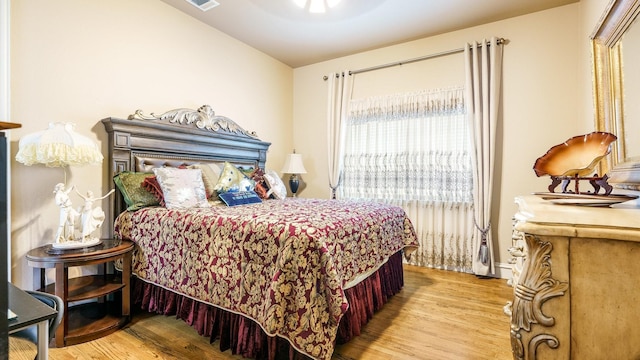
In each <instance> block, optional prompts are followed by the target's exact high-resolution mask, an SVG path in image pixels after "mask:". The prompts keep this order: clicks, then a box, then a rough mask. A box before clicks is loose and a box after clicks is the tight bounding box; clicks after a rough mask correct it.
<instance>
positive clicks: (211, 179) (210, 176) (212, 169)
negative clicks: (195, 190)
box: [187, 163, 221, 199]
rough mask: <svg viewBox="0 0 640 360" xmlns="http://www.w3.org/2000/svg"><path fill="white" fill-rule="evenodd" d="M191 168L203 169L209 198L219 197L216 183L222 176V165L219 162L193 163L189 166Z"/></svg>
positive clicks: (203, 177)
mask: <svg viewBox="0 0 640 360" xmlns="http://www.w3.org/2000/svg"><path fill="white" fill-rule="evenodd" d="M187 168H189V169H200V170H201V171H202V182H204V189H205V191H206V192H207V199H217V198H218V192H217V191H216V189H215V188H216V184H217V183H218V179H219V178H220V172H221V170H220V166H219V165H218V164H211V163H207V164H193V165H189V166H187Z"/></svg>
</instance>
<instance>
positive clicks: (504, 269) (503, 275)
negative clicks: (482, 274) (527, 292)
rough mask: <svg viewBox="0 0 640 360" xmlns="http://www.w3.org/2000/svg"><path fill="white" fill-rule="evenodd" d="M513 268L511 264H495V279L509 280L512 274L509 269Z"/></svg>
mask: <svg viewBox="0 0 640 360" xmlns="http://www.w3.org/2000/svg"><path fill="white" fill-rule="evenodd" d="M512 268H513V265H512V264H508V263H496V274H495V277H497V278H500V279H507V280H508V279H511V276H512V273H511V269H512Z"/></svg>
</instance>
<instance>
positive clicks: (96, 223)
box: [76, 189, 115, 241]
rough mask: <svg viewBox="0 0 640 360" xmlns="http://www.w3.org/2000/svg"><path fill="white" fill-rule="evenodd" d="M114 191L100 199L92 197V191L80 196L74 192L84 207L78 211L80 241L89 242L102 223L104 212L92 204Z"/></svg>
mask: <svg viewBox="0 0 640 360" xmlns="http://www.w3.org/2000/svg"><path fill="white" fill-rule="evenodd" d="M114 191H115V190H114V189H112V190H111V191H109V192H108V193H106V194H105V195H104V196H101V197H97V198H96V197H93V192H92V191H87V195H86V196H85V195H82V194H81V193H80V192H79V191H78V190H76V192H77V193H78V195H79V196H80V197H81V198H83V199H84V206H82V208H80V209H79V212H80V223H81V239H82V241H86V240H91V239H92V238H91V234H92V233H93V232H94V231H95V230H96V229H98V228H100V226H102V223H103V222H104V218H105V215H104V211H102V208H101V207H99V206H96V207H93V203H94V202H95V201H96V200H102V199H104V198H106V197H107V196H109V195H111V194H113V192H114Z"/></svg>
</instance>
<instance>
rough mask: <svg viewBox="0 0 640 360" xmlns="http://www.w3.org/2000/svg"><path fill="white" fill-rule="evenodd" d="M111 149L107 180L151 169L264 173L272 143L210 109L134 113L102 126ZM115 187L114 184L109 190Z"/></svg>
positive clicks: (112, 205)
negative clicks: (224, 166) (235, 168)
mask: <svg viewBox="0 0 640 360" xmlns="http://www.w3.org/2000/svg"><path fill="white" fill-rule="evenodd" d="M102 123H103V125H104V127H105V129H106V131H107V134H108V138H109V144H108V147H109V148H108V151H109V155H108V158H109V165H108V173H109V174H110V176H109V177H113V176H114V175H115V174H117V173H119V172H122V171H150V169H151V168H153V167H162V166H172V167H175V166H180V165H189V164H193V163H203V162H214V163H223V162H225V161H228V162H231V163H233V164H236V165H242V166H247V167H254V168H255V167H260V168H264V167H265V162H266V160H267V150H268V149H269V146H270V145H271V143H268V142H264V141H261V140H260V139H258V138H257V136H256V134H255V133H253V132H248V131H246V130H244V129H243V128H242V127H240V126H239V125H238V124H236V123H235V122H234V121H233V120H231V119H229V118H227V117H224V116H217V115H215V113H214V112H213V110H212V109H211V107H210V106H208V105H204V106H202V107H200V108H199V109H197V110H191V109H175V110H171V111H167V112H165V113H163V114H161V115H155V114H154V113H151V114H150V115H145V114H144V113H143V112H142V111H141V110H138V111H136V112H135V113H134V114H132V115H130V116H129V117H128V118H127V119H118V118H113V117H109V118H106V119H103V120H102ZM114 187H115V184H114V183H113V181H111V182H110V185H109V188H110V189H113V188H114ZM126 207H127V206H126V204H125V203H124V199H123V198H122V195H121V194H120V193H119V192H118V191H116V196H114V197H111V201H110V202H109V210H108V211H106V212H105V213H106V219H105V224H109V225H108V226H109V229H108V234H109V235H108V236H109V237H112V236H113V226H112V225H113V221H114V219H115V217H116V216H117V215H118V214H120V213H121V212H122V211H124V210H125V209H126Z"/></svg>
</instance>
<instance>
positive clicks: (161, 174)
mask: <svg viewBox="0 0 640 360" xmlns="http://www.w3.org/2000/svg"><path fill="white" fill-rule="evenodd" d="M153 173H154V174H155V175H156V179H157V180H158V184H160V188H161V189H162V194H163V195H164V202H165V207H166V208H167V209H188V208H194V207H209V202H208V201H207V193H206V191H205V189H204V182H203V181H202V170H200V169H178V168H155V169H153Z"/></svg>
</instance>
